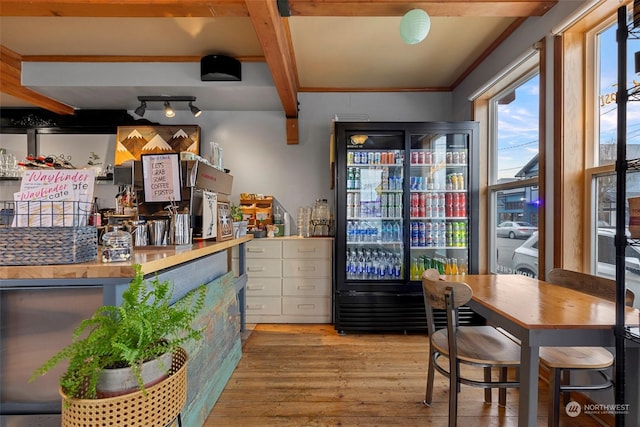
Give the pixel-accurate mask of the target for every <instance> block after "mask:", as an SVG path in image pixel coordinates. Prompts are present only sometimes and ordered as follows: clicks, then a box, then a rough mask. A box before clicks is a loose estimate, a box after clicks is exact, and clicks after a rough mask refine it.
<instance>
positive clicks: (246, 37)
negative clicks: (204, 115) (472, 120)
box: [0, 0, 555, 110]
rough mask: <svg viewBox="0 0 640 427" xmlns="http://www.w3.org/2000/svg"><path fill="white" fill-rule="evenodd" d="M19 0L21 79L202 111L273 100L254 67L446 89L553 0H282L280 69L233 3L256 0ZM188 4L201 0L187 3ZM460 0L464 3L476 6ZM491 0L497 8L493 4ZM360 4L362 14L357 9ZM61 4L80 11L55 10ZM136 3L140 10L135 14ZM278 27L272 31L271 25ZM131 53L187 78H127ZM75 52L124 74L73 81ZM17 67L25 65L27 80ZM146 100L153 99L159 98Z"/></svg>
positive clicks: (373, 85) (383, 87) (85, 101)
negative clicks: (203, 72)
mask: <svg viewBox="0 0 640 427" xmlns="http://www.w3.org/2000/svg"><path fill="white" fill-rule="evenodd" d="M21 1H23V0H0V44H1V45H2V46H3V47H5V48H8V49H10V50H11V51H13V52H15V53H17V54H18V55H20V56H21V57H22V61H23V83H22V84H23V85H24V86H26V87H28V88H29V89H32V90H34V91H36V92H38V93H40V94H42V95H45V96H47V97H49V98H52V99H55V100H56V101H59V102H61V103H63V104H67V105H70V106H72V107H74V108H126V109H134V108H135V107H136V106H137V104H138V103H137V96H143V95H146V96H153V95H180V96H196V97H197V98H198V101H197V103H196V104H197V105H198V107H199V108H201V109H203V110H233V109H253V110H260V109H281V108H282V104H281V103H280V101H281V99H280V98H279V97H278V94H279V90H277V89H280V90H281V89H282V83H280V81H281V80H279V79H276V78H274V79H273V80H269V79H268V78H267V80H266V83H265V79H264V77H262V78H261V77H260V76H261V74H263V73H264V74H266V75H267V76H269V71H271V74H272V75H274V76H277V75H282V73H285V74H287V73H291V75H293V79H294V80H295V83H294V84H293V87H294V88H295V89H296V90H297V91H437V90H439V91H448V90H451V88H452V87H454V85H455V84H457V82H458V81H459V80H460V79H461V78H462V77H464V75H465V73H466V72H468V70H469V69H471V68H472V67H473V65H474V62H475V61H477V60H478V59H481V58H482V57H483V55H486V53H487V52H488V51H490V50H491V49H492V47H494V46H493V44H494V43H495V41H496V40H498V39H499V38H500V37H501V35H502V34H503V33H505V31H506V32H507V33H509V31H512V30H513V24H514V23H517V22H520V21H519V20H520V18H524V17H525V16H522V15H536V14H538V15H539V14H542V13H544V11H546V10H547V9H548V8H549V7H551V6H552V5H553V4H555V2H553V1H551V2H546V1H538V2H529V1H526V0H524V1H523V0H521V1H520V2H515V1H507V0H498V1H494V2H490V3H489V2H484V1H479V2H473V3H465V2H447V1H439V2H406V3H405V2H401V1H395V2H390V1H379V0H369V1H367V2H364V1H362V0H360V1H351V2H336V1H332V0H326V1H325V2H314V1H311V0H290V1H289V5H290V7H291V12H292V16H290V17H288V18H285V19H283V20H282V21H283V24H282V28H281V29H283V30H284V34H285V38H286V40H287V42H288V45H289V47H290V50H291V52H290V56H291V58H289V59H290V63H289V64H290V65H289V66H288V67H289V68H287V66H285V67H284V68H283V67H282V66H281V65H279V64H278V63H274V62H273V60H271V62H269V60H270V58H273V55H271V56H270V55H269V54H268V53H269V52H268V51H267V50H268V49H272V47H273V46H272V44H271V41H270V40H269V39H268V40H266V41H265V39H264V37H262V38H260V37H259V35H258V34H257V32H256V30H254V25H256V23H255V22H254V21H255V19H254V20H252V17H251V16H247V15H246V14H244V12H243V11H242V9H241V6H242V5H243V4H244V1H246V2H252V1H258V0H243V1H241V0H228V1H227V3H232V4H233V7H234V8H238V10H240V12H239V13H236V12H235V10H236V9H233V11H234V12H233V13H231V12H230V13H229V14H233V15H234V16H220V17H209V16H188V15H190V13H189V12H185V13H183V14H184V15H185V16H178V17H163V16H158V15H162V11H161V10H159V9H161V8H162V6H161V5H158V4H157V2H156V3H155V4H154V2H153V1H152V0H144V1H142V0H141V3H143V4H146V5H147V6H149V5H153V6H154V9H148V10H153V13H149V12H139V11H138V10H136V9H132V10H131V12H130V15H131V16H122V15H128V14H129V13H128V12H127V9H126V8H125V9H122V7H121V8H120V9H119V11H118V13H117V14H116V13H113V12H105V10H104V9H100V8H95V9H92V8H91V7H89V6H83V5H85V2H83V1H81V0H68V1H69V3H70V4H71V5H72V6H76V9H71V10H72V12H69V10H68V9H60V10H59V11H55V10H53V9H54V8H55V6H51V8H47V6H46V4H47V2H46V1H44V0H31V2H30V3H32V4H34V5H33V8H32V9H29V8H28V7H26V6H24V5H25V3H20V2H21ZM260 1H269V0H260ZM94 2H95V3H97V4H98V5H103V4H105V3H108V2H107V0H94ZM274 2H275V0H274ZM92 3H93V2H92ZM168 3H169V4H174V6H175V4H176V3H179V2H178V1H177V0H168ZM190 3H197V4H200V3H202V2H198V1H197V0H190V1H187V2H185V4H187V5H188V4H190ZM218 3H224V2H221V1H220V0H219V1H218ZM318 3H321V6H322V7H323V8H321V7H320V6H318ZM448 3H450V4H451V7H449V8H448V7H447V4H448ZM56 4H58V3H56ZM354 4H355V6H354ZM465 4H467V5H471V4H473V5H474V6H475V8H472V7H466V6H464V5H465ZM501 4H502V5H503V6H504V7H497V6H496V5H498V6H500V5H501ZM516 4H529V5H531V6H530V7H529V9H530V10H529V11H527V12H520V10H521V9H522V8H521V7H520V6H519V5H518V7H516V6H515V5H516ZM338 5H344V6H338ZM416 5H418V6H422V7H423V8H424V9H425V10H427V11H428V12H429V11H430V8H431V10H433V12H432V16H431V30H430V33H429V35H428V36H427V38H426V39H425V40H424V41H423V42H422V43H419V44H416V45H407V44H405V43H404V42H403V41H402V40H401V38H400V34H399V25H400V20H401V17H402V14H403V13H404V12H406V11H408V10H410V9H411V8H412V7H415V6H416ZM436 5H437V8H436ZM461 5H462V6H461ZM478 5H483V6H484V9H482V8H479V6H478ZM23 6H24V7H23ZM38 6H39V7H38ZM72 6H70V7H72ZM358 6H359V7H358ZM58 7H61V6H58ZM81 7H82V8H81ZM314 7H315V8H314ZM376 7H378V8H376ZM461 7H462V9H461ZM25 8H26V9H25ZM145 10H147V9H145ZM194 10H195V9H194ZM217 10H219V11H220V10H222V9H217ZM249 10H251V9H249ZM297 10H300V12H296V11H297ZM389 10H391V11H393V12H389ZM305 11H306V12H305ZM308 11H311V12H308ZM358 11H361V12H362V15H366V16H358V15H359V12H358ZM476 11H477V12H476ZM65 13H66V14H67V15H68V14H72V15H73V14H74V15H81V16H64V15H65ZM145 13H146V14H147V15H149V16H139V15H141V14H145ZM304 13H306V14H307V15H303V14H304ZM47 14H49V15H55V14H58V15H62V16H47ZM200 14H201V15H203V14H202V13H200ZM323 14H324V15H326V16H324V15H323ZM340 14H342V15H344V16H339V15H340ZM36 15H44V16H36ZM87 15H88V16H87ZM112 15H118V16H112ZM194 15H195V13H194ZM235 15H239V16H235ZM378 15H381V16H378ZM254 18H255V17H254ZM510 26H511V27H510ZM281 29H280V28H274V29H273V31H274V33H278V31H280V30H281ZM276 35H277V34H276ZM274 39H275V36H274ZM282 52H284V53H286V52H287V49H284V50H283V49H282V48H281V49H280V54H281V56H282ZM208 54H225V55H229V56H232V57H235V58H238V59H240V60H241V61H242V63H243V81H242V82H241V83H235V82H224V83H222V82H215V84H212V82H201V81H200V76H199V58H201V57H202V56H205V55H208ZM123 58H124V59H123ZM133 61H136V62H137V63H138V66H149V65H150V64H154V63H156V62H158V61H159V62H162V63H167V64H171V63H173V64H174V65H175V66H176V67H178V66H180V67H182V68H184V69H185V70H187V71H185V72H186V73H188V74H189V75H188V76H187V77H188V78H187V79H186V81H182V80H181V79H176V80H173V81H170V82H167V83H164V82H162V79H158V83H159V84H153V82H152V81H144V80H143V81H140V79H139V78H137V79H136V78H135V77H134V76H133V73H132V72H131V73H129V77H130V78H127V75H126V72H125V71H122V70H123V69H125V70H126V69H135V66H134V67H133V68H132V67H131V66H132V64H133V65H135V64H136V62H133ZM150 61H151V62H150ZM45 62H46V63H45ZM83 62H86V63H91V64H90V65H91V67H95V66H100V67H102V68H101V69H102V70H104V69H107V68H105V67H109V66H114V65H117V67H118V69H119V70H120V71H121V72H122V75H120V76H119V77H117V78H115V82H114V83H113V85H112V86H110V87H106V85H105V84H104V83H100V82H99V81H96V82H91V81H90V80H91V79H88V78H84V77H85V76H80V77H79V78H75V79H73V78H72V76H71V74H72V73H69V72H68V70H70V69H73V67H75V68H78V67H80V66H81V65H82V63H83ZM52 63H57V64H56V65H57V67H58V68H52V70H59V75H57V76H53V77H52V76H49V78H46V79H40V78H39V77H38V75H39V74H41V73H39V72H38V70H39V69H41V68H42V67H43V66H45V65H46V66H50V65H51V64H52ZM283 63H285V64H287V61H286V60H284V61H283ZM176 64H180V65H176ZM155 65H157V63H156V64H155ZM26 70H31V71H30V72H29V79H28V80H29V81H28V82H26V79H25V78H26V77H27V74H26ZM274 70H275V72H276V74H274V73H273V72H274ZM52 72H55V71H52ZM169 75H171V73H169ZM65 79H66V80H65ZM96 80H98V79H96ZM150 80H153V79H150ZM274 81H275V83H274ZM274 84H275V86H274ZM279 84H280V85H281V86H280V87H278V85H279ZM23 106H33V104H32V103H30V102H27V101H25V100H24V99H22V98H21V97H16V96H12V95H9V94H7V93H6V92H5V91H4V90H2V87H0V107H23ZM148 108H150V109H153V108H157V109H159V108H160V105H158V106H152V105H149V106H148Z"/></svg>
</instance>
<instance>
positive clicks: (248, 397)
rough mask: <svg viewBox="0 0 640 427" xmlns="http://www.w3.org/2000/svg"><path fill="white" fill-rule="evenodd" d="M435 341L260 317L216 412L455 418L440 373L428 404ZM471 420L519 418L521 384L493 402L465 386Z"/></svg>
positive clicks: (282, 420) (377, 420) (223, 422)
mask: <svg viewBox="0 0 640 427" xmlns="http://www.w3.org/2000/svg"><path fill="white" fill-rule="evenodd" d="M427 346H428V342H427V337H426V336H424V335H402V334H353V333H351V334H347V335H344V336H340V335H338V334H337V333H336V331H335V330H334V329H333V326H332V325H271V324H260V325H256V326H255V328H254V329H253V331H252V332H251V333H250V334H248V338H247V339H246V341H245V343H244V346H243V356H242V359H241V360H240V363H239V364H238V367H237V368H236V370H235V372H234V373H233V375H232V376H231V379H230V380H229V383H228V384H227V386H226V388H225V390H224V391H223V393H222V395H221V396H220V398H219V400H218V402H217V403H216V405H215V407H214V408H213V410H212V411H211V413H210V414H209V416H208V418H207V420H206V422H205V424H204V425H205V427H214V426H216V427H218V426H251V427H253V426H259V427H263V426H264V427H267V426H367V427H369V426H403V427H411V426H430V427H440V426H442V427H444V426H446V425H447V411H448V404H447V402H448V381H447V380H446V379H445V378H444V377H443V376H442V375H440V374H438V373H436V387H435V393H434V402H433V404H432V405H431V407H426V406H424V405H423V404H422V400H423V399H424V392H425V385H426V370H427V360H428V347H427ZM459 396H460V397H459V415H458V418H459V421H458V424H459V425H461V426H465V427H494V426H506V427H512V426H517V424H518V391H517V390H510V391H509V392H508V396H507V407H506V408H500V407H498V404H497V391H494V403H492V404H485V403H484V401H483V390H482V389H477V388H473V387H467V386H463V387H462V391H461V393H460V395H459ZM546 399H547V387H546V384H545V383H544V382H541V383H540V406H539V408H538V413H539V414H540V417H539V423H538V425H539V426H540V427H542V426H546V425H547V418H546ZM560 425H561V426H564V427H568V426H580V427H591V426H600V424H599V423H597V422H596V421H595V420H593V419H592V418H589V417H587V416H584V415H580V416H578V417H577V418H568V417H566V416H563V418H561V424H560Z"/></svg>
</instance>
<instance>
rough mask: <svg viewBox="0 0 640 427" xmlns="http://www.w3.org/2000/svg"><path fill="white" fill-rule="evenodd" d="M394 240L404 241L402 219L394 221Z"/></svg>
mask: <svg viewBox="0 0 640 427" xmlns="http://www.w3.org/2000/svg"><path fill="white" fill-rule="evenodd" d="M393 240H394V241H396V242H401V241H402V229H401V228H400V221H394V222H393Z"/></svg>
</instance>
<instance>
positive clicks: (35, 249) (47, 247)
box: [0, 226, 98, 265]
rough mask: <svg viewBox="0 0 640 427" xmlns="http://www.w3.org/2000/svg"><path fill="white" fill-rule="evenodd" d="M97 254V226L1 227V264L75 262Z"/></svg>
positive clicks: (93, 258)
mask: <svg viewBox="0 0 640 427" xmlns="http://www.w3.org/2000/svg"><path fill="white" fill-rule="evenodd" d="M97 257H98V233H97V231H96V227H90V226H87V227H0V265H43V264H49V265H50V264H75V263H80V262H87V261H93V260H95V259H96V258H97Z"/></svg>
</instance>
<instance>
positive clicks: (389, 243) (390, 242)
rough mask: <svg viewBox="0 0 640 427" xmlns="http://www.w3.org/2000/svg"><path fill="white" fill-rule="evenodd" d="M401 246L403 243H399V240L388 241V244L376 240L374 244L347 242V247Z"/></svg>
mask: <svg viewBox="0 0 640 427" xmlns="http://www.w3.org/2000/svg"><path fill="white" fill-rule="evenodd" d="M402 244H404V242H401V241H399V240H394V241H388V242H385V241H382V240H376V241H374V242H349V241H347V245H385V246H387V245H389V246H391V245H402Z"/></svg>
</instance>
